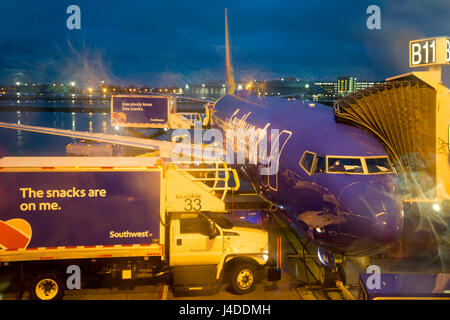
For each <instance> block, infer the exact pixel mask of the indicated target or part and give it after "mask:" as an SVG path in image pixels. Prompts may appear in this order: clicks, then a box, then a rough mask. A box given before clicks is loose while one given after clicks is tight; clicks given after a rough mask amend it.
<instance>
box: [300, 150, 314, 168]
mask: <svg viewBox="0 0 450 320" xmlns="http://www.w3.org/2000/svg"><path fill="white" fill-rule="evenodd" d="M313 161H314V154H313V153H309V152H305V153H304V154H303V157H302V160H301V162H300V164H301V166H302V167H303V169H305V171H306V172H308V173H310V172H311V167H312V165H313Z"/></svg>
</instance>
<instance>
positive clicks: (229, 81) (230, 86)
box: [225, 8, 236, 94]
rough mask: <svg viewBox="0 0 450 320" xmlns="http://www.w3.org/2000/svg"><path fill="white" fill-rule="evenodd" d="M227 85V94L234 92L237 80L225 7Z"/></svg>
mask: <svg viewBox="0 0 450 320" xmlns="http://www.w3.org/2000/svg"><path fill="white" fill-rule="evenodd" d="M225 85H226V94H234V90H235V89H236V82H235V81H234V75H233V66H232V64H231V50H230V39H229V34H228V18H227V8H225Z"/></svg>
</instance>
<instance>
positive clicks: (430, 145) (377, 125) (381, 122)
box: [334, 38, 450, 204]
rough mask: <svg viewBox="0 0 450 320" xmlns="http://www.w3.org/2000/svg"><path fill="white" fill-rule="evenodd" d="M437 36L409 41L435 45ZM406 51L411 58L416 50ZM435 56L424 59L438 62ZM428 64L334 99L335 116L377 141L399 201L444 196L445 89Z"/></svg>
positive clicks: (447, 163) (448, 127) (447, 182)
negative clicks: (392, 171)
mask: <svg viewBox="0 0 450 320" xmlns="http://www.w3.org/2000/svg"><path fill="white" fill-rule="evenodd" d="M437 40H441V39H440V38H436V39H429V40H417V41H412V42H411V44H410V46H411V48H415V45H416V44H417V43H419V44H421V45H422V46H424V45H423V43H425V42H426V41H429V42H430V43H435V45H436V47H437V48H439V47H438V46H437V44H438V43H440V42H438V41H437ZM444 40H446V39H444ZM424 41H425V42H424ZM433 41H434V42H433ZM447 41H449V40H447ZM416 42H417V43H416ZM413 50H415V49H413ZM414 54H415V55H414ZM412 55H413V58H414V59H415V60H412V61H413V62H415V63H417V61H418V60H417V59H418V58H417V57H416V56H417V55H418V53H415V52H413V53H412ZM437 58H439V56H438V57H437ZM437 58H436V57H435V58H434V59H430V61H434V62H436V63H439V62H440V61H438V60H436V59H437ZM447 59H448V57H447ZM425 62H426V61H422V62H421V63H422V64H421V65H423V64H424V63H425ZM429 64H430V70H429V71H420V72H411V73H408V74H403V75H399V76H395V77H392V78H388V79H386V82H385V83H383V84H380V85H377V86H374V87H371V88H367V89H364V90H361V91H358V92H356V93H353V94H351V95H348V96H346V97H344V98H341V99H339V100H338V101H336V103H335V106H334V113H335V116H336V120H337V121H339V122H345V123H349V124H351V125H355V126H357V127H360V128H362V129H364V130H366V131H368V132H369V133H371V134H373V135H374V136H376V137H377V138H378V139H379V140H381V141H382V143H383V144H384V145H385V147H386V149H387V151H388V152H389V154H390V158H391V160H392V161H393V164H394V166H395V168H396V169H397V172H398V174H399V176H400V178H401V180H402V184H401V186H402V188H403V193H404V197H405V201H407V200H412V201H419V202H420V201H430V202H433V203H438V204H440V203H441V202H442V201H443V200H450V153H449V151H450V147H449V134H450V90H449V88H447V87H446V86H444V85H443V83H442V82H441V69H440V64H437V65H436V64H431V63H429Z"/></svg>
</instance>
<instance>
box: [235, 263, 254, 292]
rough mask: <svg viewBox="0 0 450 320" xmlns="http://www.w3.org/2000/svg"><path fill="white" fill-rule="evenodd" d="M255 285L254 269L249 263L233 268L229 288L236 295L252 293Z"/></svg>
mask: <svg viewBox="0 0 450 320" xmlns="http://www.w3.org/2000/svg"><path fill="white" fill-rule="evenodd" d="M255 284H256V268H255V267H254V266H253V265H252V264H250V263H241V264H237V265H235V266H234V267H233V269H232V272H231V288H232V289H233V291H234V293H236V294H245V293H249V292H251V291H253V290H254V289H255Z"/></svg>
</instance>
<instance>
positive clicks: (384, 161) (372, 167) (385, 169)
mask: <svg viewBox="0 0 450 320" xmlns="http://www.w3.org/2000/svg"><path fill="white" fill-rule="evenodd" d="M366 164H367V170H368V171H369V173H393V172H394V169H393V168H392V166H391V164H390V163H389V160H388V158H387V157H380V158H366Z"/></svg>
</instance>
